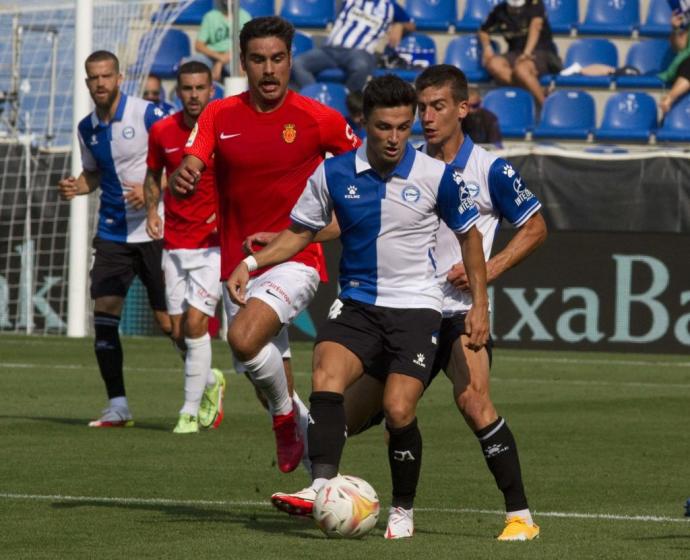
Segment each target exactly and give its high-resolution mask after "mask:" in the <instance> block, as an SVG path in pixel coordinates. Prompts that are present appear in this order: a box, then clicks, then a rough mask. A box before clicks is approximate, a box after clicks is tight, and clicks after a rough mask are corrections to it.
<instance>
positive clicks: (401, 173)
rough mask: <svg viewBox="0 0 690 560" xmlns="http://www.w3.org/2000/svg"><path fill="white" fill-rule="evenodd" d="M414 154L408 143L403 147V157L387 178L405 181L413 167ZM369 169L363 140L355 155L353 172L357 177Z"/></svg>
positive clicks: (365, 143) (365, 142)
mask: <svg viewBox="0 0 690 560" xmlns="http://www.w3.org/2000/svg"><path fill="white" fill-rule="evenodd" d="M415 152H416V150H415V149H414V148H413V147H412V145H411V144H410V143H409V142H408V143H407V145H406V146H405V153H404V154H403V157H402V158H401V159H400V161H399V162H398V165H397V166H396V167H395V169H394V170H393V171H392V172H391V173H390V175H389V177H390V176H393V175H397V176H398V177H400V178H402V179H407V178H408V177H409V175H410V171H412V166H413V165H414V158H415ZM370 169H372V167H371V164H370V163H369V160H368V159H367V141H366V139H365V140H364V142H362V145H361V146H360V147H359V148H357V154H356V155H355V171H356V173H357V175H359V174H360V173H364V172H365V171H369V170H370Z"/></svg>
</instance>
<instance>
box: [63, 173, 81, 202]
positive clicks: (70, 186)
mask: <svg viewBox="0 0 690 560" xmlns="http://www.w3.org/2000/svg"><path fill="white" fill-rule="evenodd" d="M58 189H59V190H60V196H61V197H62V198H63V200H72V199H73V198H74V197H75V196H77V195H78V194H79V188H78V187H77V178H76V177H72V176H71V175H70V176H69V177H65V178H64V179H62V180H60V181H59V182H58Z"/></svg>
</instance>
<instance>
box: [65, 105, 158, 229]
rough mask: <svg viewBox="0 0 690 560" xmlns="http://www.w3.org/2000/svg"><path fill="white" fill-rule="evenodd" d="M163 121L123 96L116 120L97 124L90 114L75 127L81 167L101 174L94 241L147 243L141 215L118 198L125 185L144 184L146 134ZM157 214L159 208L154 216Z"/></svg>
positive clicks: (148, 108) (151, 108)
mask: <svg viewBox="0 0 690 560" xmlns="http://www.w3.org/2000/svg"><path fill="white" fill-rule="evenodd" d="M163 117H165V114H164V113H163V111H161V110H160V109H159V108H158V107H156V106H155V105H153V104H152V103H149V102H148V101H145V100H143V99H139V98H138V97H129V96H127V95H125V94H124V93H122V94H121V95H120V102H119V103H118V106H117V110H116V112H115V116H114V117H113V119H112V120H111V121H110V122H109V123H103V122H101V121H99V119H98V115H96V112H95V111H94V112H93V113H91V114H90V115H88V116H87V117H85V118H84V119H82V121H81V122H80V123H79V127H78V130H79V134H78V136H79V145H80V147H81V162H82V167H83V168H84V169H85V170H87V171H99V172H100V174H101V185H100V186H101V205H100V209H99V219H98V234H97V235H98V237H100V238H101V239H107V240H109V241H118V242H122V243H142V242H146V241H151V238H150V237H149V236H148V234H147V233H146V209H145V208H141V209H139V210H134V209H133V208H132V207H131V206H129V205H126V204H125V201H124V199H123V195H124V193H125V192H126V190H127V189H128V187H127V186H126V183H139V184H143V182H144V177H145V176H146V153H147V151H148V138H149V129H150V128H151V126H152V125H153V123H155V122H156V121H158V120H160V119H162V118H163ZM161 210H162V206H161V208H159V213H160V212H161Z"/></svg>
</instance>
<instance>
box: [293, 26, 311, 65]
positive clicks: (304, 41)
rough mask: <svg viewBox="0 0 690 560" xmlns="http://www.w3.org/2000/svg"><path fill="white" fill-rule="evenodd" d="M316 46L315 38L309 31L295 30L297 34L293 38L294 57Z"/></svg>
mask: <svg viewBox="0 0 690 560" xmlns="http://www.w3.org/2000/svg"><path fill="white" fill-rule="evenodd" d="M313 48H314V39H312V37H311V35H309V34H308V33H304V32H303V31H295V36H294V37H293V39H292V58H295V57H296V56H298V55H300V54H302V53H305V52H307V51H310V50H311V49H313Z"/></svg>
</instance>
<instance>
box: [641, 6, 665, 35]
mask: <svg viewBox="0 0 690 560" xmlns="http://www.w3.org/2000/svg"><path fill="white" fill-rule="evenodd" d="M670 33H671V7H670V6H669V5H668V0H651V1H650V2H649V9H648V10H647V19H646V20H645V22H644V23H643V24H642V25H640V35H644V36H646V37H668V36H669V34H670Z"/></svg>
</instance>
